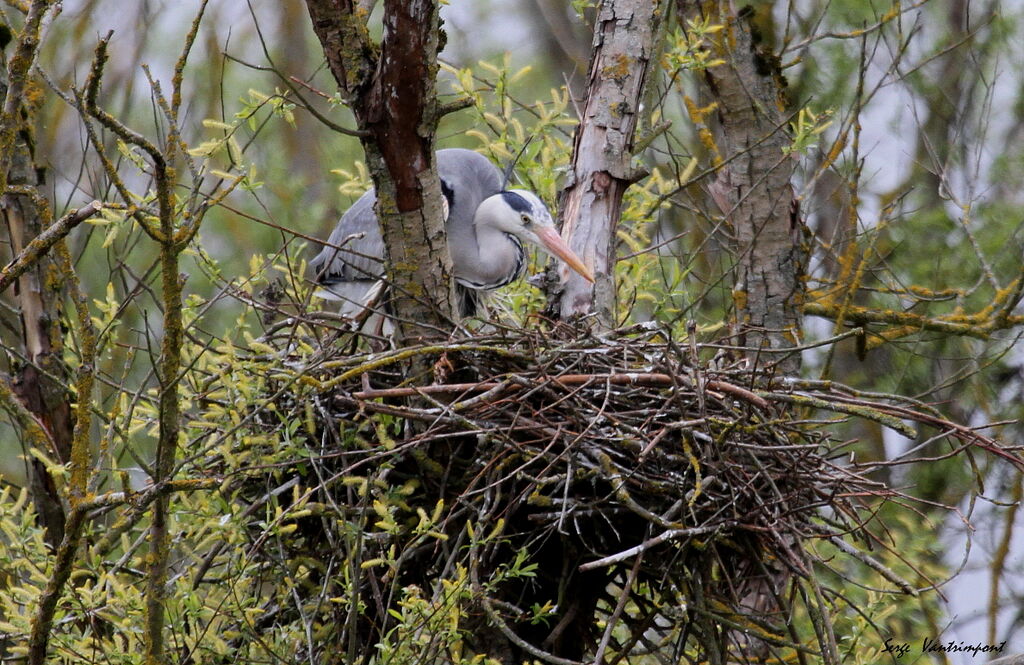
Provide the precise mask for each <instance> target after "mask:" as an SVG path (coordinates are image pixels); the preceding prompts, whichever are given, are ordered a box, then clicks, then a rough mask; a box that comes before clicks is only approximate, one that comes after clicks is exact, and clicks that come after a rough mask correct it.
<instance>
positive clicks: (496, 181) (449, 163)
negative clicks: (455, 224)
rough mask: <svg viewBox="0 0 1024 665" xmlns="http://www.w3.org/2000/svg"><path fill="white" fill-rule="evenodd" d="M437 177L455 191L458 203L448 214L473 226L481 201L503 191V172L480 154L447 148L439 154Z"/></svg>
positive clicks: (453, 218) (456, 202) (451, 219)
mask: <svg viewBox="0 0 1024 665" xmlns="http://www.w3.org/2000/svg"><path fill="white" fill-rule="evenodd" d="M437 174H438V176H439V177H440V178H441V180H442V181H444V182H445V183H446V184H447V185H448V187H449V189H450V190H451V191H452V192H453V194H454V198H455V200H454V201H453V202H452V205H451V212H450V213H449V215H448V220H449V223H451V222H452V221H453V220H455V221H460V222H465V223H468V224H472V222H473V216H474V215H475V214H476V209H477V207H478V206H479V205H480V202H481V201H483V200H484V199H486V198H487V197H489V196H493V195H495V194H497V193H498V192H499V191H501V172H500V171H499V170H498V167H496V166H495V165H494V164H492V163H491V160H489V159H487V158H486V157H484V156H483V155H481V154H480V153H478V152H473V151H472V150H465V149H463V148H447V149H445V150H439V151H438V152H437Z"/></svg>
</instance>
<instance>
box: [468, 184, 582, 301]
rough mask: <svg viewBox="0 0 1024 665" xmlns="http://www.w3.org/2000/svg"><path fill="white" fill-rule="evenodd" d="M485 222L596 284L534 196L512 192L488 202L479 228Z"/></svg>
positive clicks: (480, 214) (479, 215) (479, 217)
mask: <svg viewBox="0 0 1024 665" xmlns="http://www.w3.org/2000/svg"><path fill="white" fill-rule="evenodd" d="M484 221H486V222H487V223H491V224H494V226H496V227H497V228H498V229H500V230H501V231H504V232H505V233H508V234H510V235H514V236H516V237H517V238H519V239H520V240H523V241H526V242H529V243H532V244H534V245H536V246H537V247H540V248H541V249H542V250H544V251H545V252H547V253H549V254H551V255H552V256H557V257H558V258H560V259H561V260H562V261H565V263H566V265H568V266H569V267H570V268H572V269H573V270H575V271H576V272H578V273H579V274H580V275H582V276H583V278H584V279H586V280H587V281H589V282H593V281H594V276H593V275H592V274H591V272H590V269H589V268H587V266H586V265H585V264H584V263H583V261H582V260H581V259H580V257H579V256H577V255H576V253H575V252H573V251H572V250H571V249H569V246H568V245H567V244H565V241H564V240H562V236H560V235H559V234H558V231H557V230H556V229H555V222H554V220H552V219H551V213H550V212H548V207H547V206H546V205H544V202H543V201H541V200H540V198H539V197H538V196H537V195H536V194H534V193H533V192H528V191H526V190H525V189H510V190H506V191H503V192H499V193H498V194H495V195H494V196H492V197H490V198H488V199H486V200H485V201H484V202H483V203H481V204H480V208H478V209H477V224H480V223H482V222H484Z"/></svg>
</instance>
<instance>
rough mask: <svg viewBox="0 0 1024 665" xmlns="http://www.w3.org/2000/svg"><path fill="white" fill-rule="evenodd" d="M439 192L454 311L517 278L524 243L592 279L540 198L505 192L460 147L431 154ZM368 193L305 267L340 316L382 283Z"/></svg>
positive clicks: (498, 179)
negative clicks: (337, 304) (453, 285)
mask: <svg viewBox="0 0 1024 665" xmlns="http://www.w3.org/2000/svg"><path fill="white" fill-rule="evenodd" d="M437 171H438V176H439V177H440V179H441V190H442V192H443V193H444V197H445V201H446V202H447V204H448V212H447V219H446V224H445V228H446V230H447V234H448V250H449V252H450V253H451V258H452V268H453V270H454V273H455V282H456V290H457V292H458V293H457V295H458V302H459V314H460V315H461V316H471V315H473V314H475V313H476V305H477V302H478V301H477V295H478V294H480V293H481V292H483V293H486V292H489V291H492V290H494V289H497V288H500V287H502V286H505V285H507V284H509V283H511V282H513V281H514V280H516V279H517V278H518V277H519V276H520V274H522V272H523V268H524V267H525V265H526V251H525V249H524V247H523V243H524V241H525V242H528V243H532V244H534V245H536V246H538V247H540V248H541V249H543V250H545V251H547V252H548V253H550V254H552V255H554V256H557V257H558V258H560V259H561V260H562V261H564V262H565V263H566V264H567V265H568V266H569V267H570V268H572V269H573V270H575V271H576V272H578V273H579V274H580V275H582V276H583V277H584V278H586V279H588V280H590V281H591V282H593V281H594V278H593V276H592V275H591V273H590V270H589V269H587V267H586V265H584V263H583V261H582V260H580V258H579V257H578V256H576V254H575V253H574V252H573V251H572V250H571V249H569V247H568V245H566V244H565V242H564V241H563V240H562V238H561V236H560V235H559V234H558V232H557V231H556V230H555V225H554V222H553V221H552V219H551V213H550V212H548V209H547V206H545V205H544V203H543V201H541V200H540V198H539V197H538V196H537V195H536V194H534V193H532V192H529V191H526V190H522V189H511V190H506V189H503V187H502V185H503V182H502V181H503V178H502V174H501V172H500V171H499V170H498V168H497V167H496V166H494V164H492V163H491V162H490V160H488V159H487V158H486V157H484V156H483V155H481V154H479V153H476V152H473V151H472V150H464V149H460V148H448V149H445V150H439V151H438V152H437ZM375 203H376V197H375V195H374V190H373V189H370V190H369V191H367V192H366V193H365V194H363V195H362V196H361V197H360V198H359V199H358V200H357V201H356V202H355V203H354V204H352V207H350V208H349V209H348V210H347V211H346V212H345V214H344V215H342V217H341V220H340V221H339V222H338V225H337V226H336V227H335V228H334V231H332V232H331V235H330V237H329V238H328V240H327V242H328V244H327V245H326V246H325V247H324V248H323V250H322V251H321V252H320V253H319V254H318V255H317V256H316V258H314V259H313V261H312V262H311V263H310V269H311V270H312V272H313V275H315V277H316V279H317V281H318V282H319V283H320V285H321V287H322V288H321V289H320V291H319V292H318V295H320V296H321V297H323V298H326V299H329V300H340V301H342V303H343V304H342V305H341V312H342V314H346V315H348V316H353V313H355V312H359V311H360V310H362V309H363V308H365V307H366V306H367V303H368V302H369V301H372V300H374V299H376V296H377V295H378V294H379V292H380V288H381V287H382V285H383V281H382V278H383V276H384V265H383V257H384V239H383V238H382V237H381V233H380V227H379V226H378V224H377V216H376V214H375V213H374V204H375Z"/></svg>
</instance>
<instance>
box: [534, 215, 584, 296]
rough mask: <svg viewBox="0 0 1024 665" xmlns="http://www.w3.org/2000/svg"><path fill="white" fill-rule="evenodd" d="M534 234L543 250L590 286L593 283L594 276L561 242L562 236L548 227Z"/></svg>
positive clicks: (562, 241) (563, 242)
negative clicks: (558, 259) (560, 261)
mask: <svg viewBox="0 0 1024 665" xmlns="http://www.w3.org/2000/svg"><path fill="white" fill-rule="evenodd" d="M535 233H536V234H537V238H538V239H539V240H540V242H541V244H542V245H544V249H546V250H547V251H548V252H550V253H551V254H552V255H554V256H557V257H558V258H560V259H562V260H563V261H565V264H566V265H567V266H569V267H570V268H572V269H573V270H575V271H576V272H578V273H579V274H580V275H581V276H582V277H583V279H585V280H587V281H588V282H590V283H591V284H593V283H594V275H593V274H591V272H590V269H589V268H587V266H586V265H584V263H583V261H582V260H581V259H580V257H578V256H576V253H575V252H573V251H572V250H571V249H569V246H568V245H566V244H565V241H564V240H562V236H560V235H558V231H556V230H555V229H554V228H550V227H549V228H542V229H537V230H536V231H535Z"/></svg>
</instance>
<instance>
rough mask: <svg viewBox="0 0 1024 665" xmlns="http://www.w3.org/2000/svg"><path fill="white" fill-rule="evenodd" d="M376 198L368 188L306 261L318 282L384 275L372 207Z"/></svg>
mask: <svg viewBox="0 0 1024 665" xmlns="http://www.w3.org/2000/svg"><path fill="white" fill-rule="evenodd" d="M376 201H377V198H376V196H375V195H374V191H373V189H370V190H369V191H368V192H366V193H365V194H363V195H362V196H360V197H359V199H357V200H356V202H355V203H353V204H352V206H351V207H350V208H349V209H348V210H346V211H345V214H344V215H342V216H341V219H340V220H339V221H338V225H337V226H335V227H334V230H333V231H331V235H330V237H329V238H328V239H327V243H328V244H327V245H326V246H324V248H323V250H321V252H320V253H319V254H317V256H316V258H314V259H313V260H312V261H311V262H310V264H309V267H310V270H311V271H312V273H313V275H314V278H315V279H316V280H317V281H318V282H321V283H322V284H333V283H337V282H351V281H361V280H376V278H377V277H380V276H381V275H383V274H384V262H383V257H384V239H383V238H382V237H381V235H380V225H379V224H378V223H377V214H376V213H375V212H374V209H373V207H374V204H375V203H376Z"/></svg>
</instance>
